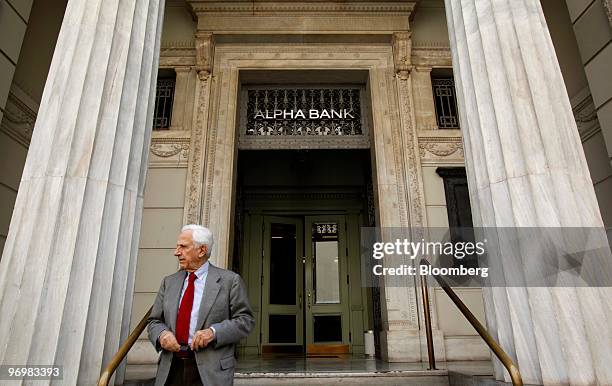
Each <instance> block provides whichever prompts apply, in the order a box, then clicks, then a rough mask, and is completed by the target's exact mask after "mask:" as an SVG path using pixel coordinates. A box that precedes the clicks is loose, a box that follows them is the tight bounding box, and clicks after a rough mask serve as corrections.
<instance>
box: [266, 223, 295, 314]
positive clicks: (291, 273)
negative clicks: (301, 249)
mask: <svg viewBox="0 0 612 386" xmlns="http://www.w3.org/2000/svg"><path fill="white" fill-rule="evenodd" d="M295 233H296V229H295V225H294V224H271V237H272V238H271V240H270V304H284V305H294V304H295V299H296V296H295V290H296V285H295V284H296V282H295V280H296V272H295V269H296V265H295V264H296V256H295V247H296V245H295V244H296V238H295Z"/></svg>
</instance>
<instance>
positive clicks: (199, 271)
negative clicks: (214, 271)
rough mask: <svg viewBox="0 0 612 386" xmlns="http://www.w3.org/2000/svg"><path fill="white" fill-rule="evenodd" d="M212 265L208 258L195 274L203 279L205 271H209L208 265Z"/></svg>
mask: <svg viewBox="0 0 612 386" xmlns="http://www.w3.org/2000/svg"><path fill="white" fill-rule="evenodd" d="M209 266H210V263H209V262H208V260H207V261H206V263H204V264H202V266H201V267H200V268H198V270H197V271H195V272H194V273H195V275H196V277H197V278H198V279H202V277H203V276H204V273H205V272H208V267H209Z"/></svg>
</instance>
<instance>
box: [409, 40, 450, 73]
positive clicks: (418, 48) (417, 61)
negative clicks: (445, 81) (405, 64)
mask: <svg viewBox="0 0 612 386" xmlns="http://www.w3.org/2000/svg"><path fill="white" fill-rule="evenodd" d="M412 63H413V65H415V66H423V67H451V66H452V59H451V51H450V46H449V45H448V44H447V43H439V42H421V43H418V44H417V43H414V44H413V46H412Z"/></svg>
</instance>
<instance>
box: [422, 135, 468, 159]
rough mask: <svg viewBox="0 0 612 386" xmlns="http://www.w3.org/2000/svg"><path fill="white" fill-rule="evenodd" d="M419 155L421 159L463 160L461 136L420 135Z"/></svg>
mask: <svg viewBox="0 0 612 386" xmlns="http://www.w3.org/2000/svg"><path fill="white" fill-rule="evenodd" d="M419 155H420V156H421V159H423V160H440V159H444V160H445V161H446V160H463V156H464V154H463V143H462V142H461V137H421V138H419Z"/></svg>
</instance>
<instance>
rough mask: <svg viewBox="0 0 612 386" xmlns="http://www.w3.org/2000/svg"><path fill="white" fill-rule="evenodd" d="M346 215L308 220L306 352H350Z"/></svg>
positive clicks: (305, 283)
mask: <svg viewBox="0 0 612 386" xmlns="http://www.w3.org/2000/svg"><path fill="white" fill-rule="evenodd" d="M345 229H346V228H345V219H344V216H341V215H338V216H307V217H306V218H305V226H304V230H305V235H304V237H305V241H306V242H305V267H304V292H305V297H306V307H305V315H304V321H305V323H304V324H305V327H306V353H307V354H312V355H316V354H330V353H336V354H341V353H348V352H349V310H348V304H349V301H348V300H349V297H348V280H349V279H348V270H347V244H346V231H345Z"/></svg>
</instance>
